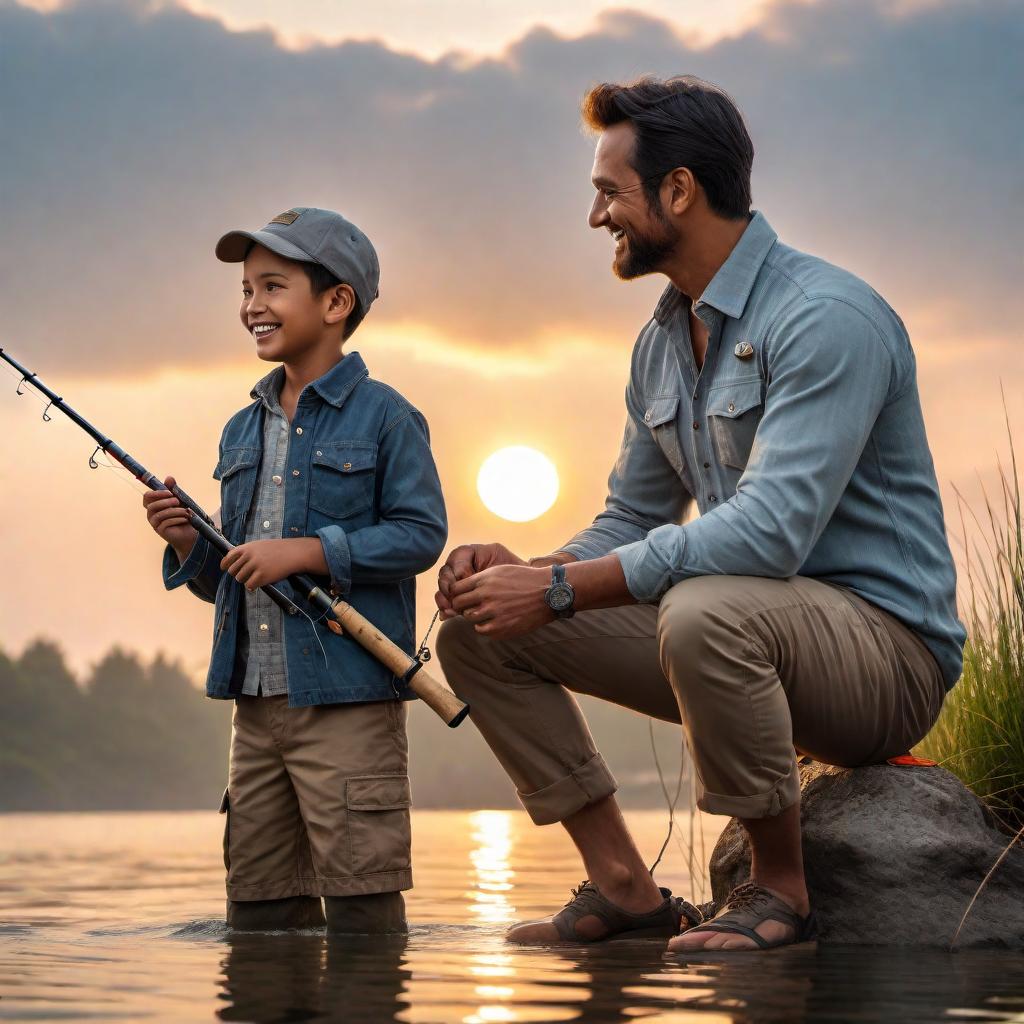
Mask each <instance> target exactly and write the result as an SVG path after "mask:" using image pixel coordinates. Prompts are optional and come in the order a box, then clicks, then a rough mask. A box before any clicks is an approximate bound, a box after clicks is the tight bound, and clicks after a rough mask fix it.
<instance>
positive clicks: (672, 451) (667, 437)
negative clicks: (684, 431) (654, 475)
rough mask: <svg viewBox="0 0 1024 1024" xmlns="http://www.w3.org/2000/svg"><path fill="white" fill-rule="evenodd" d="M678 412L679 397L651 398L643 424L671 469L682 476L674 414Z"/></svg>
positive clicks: (680, 454)
mask: <svg viewBox="0 0 1024 1024" xmlns="http://www.w3.org/2000/svg"><path fill="white" fill-rule="evenodd" d="M678 411H679V396H678V395H668V396H666V397H664V398H652V399H651V401H650V404H649V405H648V406H647V411H646V412H645V413H644V423H646V424H647V426H648V427H649V428H650V431H651V434H652V435H653V436H654V440H655V441H656V442H657V444H658V447H659V448H660V449H661V450H662V453H663V454H664V456H665V458H666V459H668V461H669V464H670V465H671V466H672V468H673V469H674V470H675V471H676V472H677V473H678V474H679V475H680V476H682V475H683V470H684V466H683V451H682V448H681V446H680V444H679V430H678V427H677V425H676V414H677V412H678Z"/></svg>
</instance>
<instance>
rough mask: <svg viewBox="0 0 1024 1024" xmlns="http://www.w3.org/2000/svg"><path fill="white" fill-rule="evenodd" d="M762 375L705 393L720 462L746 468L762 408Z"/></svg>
mask: <svg viewBox="0 0 1024 1024" xmlns="http://www.w3.org/2000/svg"><path fill="white" fill-rule="evenodd" d="M763 401H764V400H763V398H762V397H761V379H760V378H757V379H755V380H746V381H740V382H737V383H734V384H727V385H724V386H722V387H720V388H716V389H715V390H714V391H712V392H711V393H710V394H709V395H708V424H709V425H710V427H711V439H712V441H713V442H714V445H715V454H716V455H717V456H718V461H719V462H721V463H722V465H723V466H728V467H730V468H731V469H739V470H742V469H745V468H746V465H747V460H748V459H749V458H750V449H751V448H752V447H753V446H754V434H755V433H756V432H757V425H758V424H759V423H760V422H761V414H762V412H763Z"/></svg>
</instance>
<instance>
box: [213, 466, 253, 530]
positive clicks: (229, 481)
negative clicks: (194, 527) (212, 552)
mask: <svg viewBox="0 0 1024 1024" xmlns="http://www.w3.org/2000/svg"><path fill="white" fill-rule="evenodd" d="M258 461H259V449H258V448H226V449H225V450H224V452H223V454H222V455H221V458H220V462H218V463H217V468H216V469H215V470H214V471H213V477H214V479H215V480H219V481H220V520H221V524H222V526H223V529H224V532H225V533H227V532H228V524H229V523H231V521H232V520H234V519H237V518H238V517H239V516H240V515H244V513H246V512H248V510H249V505H250V504H251V503H252V493H253V490H254V489H255V486H256V464H257V462H258Z"/></svg>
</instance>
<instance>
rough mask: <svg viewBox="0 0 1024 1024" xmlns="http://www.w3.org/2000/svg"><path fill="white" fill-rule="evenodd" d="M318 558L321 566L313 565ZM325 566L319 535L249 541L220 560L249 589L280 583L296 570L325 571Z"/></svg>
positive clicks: (225, 568) (227, 570)
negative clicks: (323, 567)
mask: <svg viewBox="0 0 1024 1024" xmlns="http://www.w3.org/2000/svg"><path fill="white" fill-rule="evenodd" d="M314 545H315V550H314ZM316 559H318V560H319V563H320V568H315V567H314V565H315V560H316ZM322 566H323V545H322V544H321V543H320V539H319V538H318V537H295V538H293V539H288V540H253V541H249V543H248V544H239V545H238V546H237V547H235V548H232V549H231V550H230V551H229V552H228V553H227V554H226V555H225V556H224V557H223V559H221V563H220V567H221V568H222V569H223V570H224V571H225V572H228V573H230V574H231V575H232V576H234V577H235V579H236V580H238V582H239V583H242V584H244V585H245V589H246V590H256V589H257V587H264V586H266V585H267V584H268V583H279V582H280V581H281V580H283V579H287V578H288V577H289V576H291V575H292V574H293V573H297V572H316V571H321V572H322V571H323V569H322Z"/></svg>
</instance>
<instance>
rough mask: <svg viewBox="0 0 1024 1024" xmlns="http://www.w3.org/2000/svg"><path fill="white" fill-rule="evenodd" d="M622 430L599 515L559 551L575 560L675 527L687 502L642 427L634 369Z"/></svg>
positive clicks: (675, 477)
mask: <svg viewBox="0 0 1024 1024" xmlns="http://www.w3.org/2000/svg"><path fill="white" fill-rule="evenodd" d="M626 411H627V418H626V429H625V432H624V434H623V437H622V446H621V448H620V449H619V456H618V458H617V459H616V460H615V465H614V466H613V467H612V471H611V474H610V475H609V477H608V497H607V498H606V499H605V503H604V510H603V511H602V512H599V513H598V514H597V516H596V517H595V519H594V522H593V523H592V524H591V525H590V526H588V527H587V528H586V529H585V530H581V531H580V532H579V533H577V534H576V536H575V537H573V538H572V539H571V540H570V541H569V542H568V543H566V544H563V545H561V546H560V547H559V549H558V550H559V551H565V552H568V553H569V554H571V555H574V556H575V557H576V558H578V559H580V560H581V561H583V560H586V559H591V558H600V557H601V556H602V555H607V554H608V553H609V552H611V551H613V550H615V549H616V548H618V547H620V546H621V545H628V544H630V543H635V542H637V541H640V540H642V539H643V538H644V537H646V536H647V535H648V533H649V532H650V531H651V530H653V529H654V528H655V527H657V526H660V525H661V524H662V523H678V522H680V521H681V520H682V519H683V517H684V515H685V514H686V512H687V510H688V508H689V506H690V504H691V502H692V501H693V498H692V496H691V495H690V493H689V491H688V490H687V489H686V487H685V486H684V485H683V482H682V480H681V479H680V477H679V475H678V474H677V473H676V471H675V470H674V469H673V468H672V466H671V464H670V463H669V461H668V459H666V458H665V455H664V453H663V452H662V450H661V449H660V448H659V447H658V443H657V441H655V440H654V436H653V435H652V433H651V431H650V428H648V426H647V424H646V423H645V422H644V407H643V403H642V402H641V401H640V396H639V392H638V388H637V380H636V369H635V367H634V370H633V373H632V374H631V376H630V381H629V385H628V386H627V388H626Z"/></svg>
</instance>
